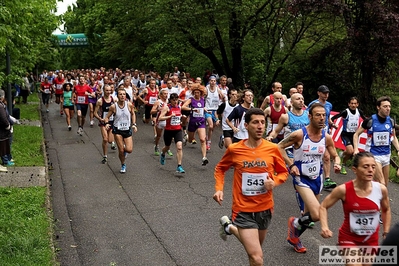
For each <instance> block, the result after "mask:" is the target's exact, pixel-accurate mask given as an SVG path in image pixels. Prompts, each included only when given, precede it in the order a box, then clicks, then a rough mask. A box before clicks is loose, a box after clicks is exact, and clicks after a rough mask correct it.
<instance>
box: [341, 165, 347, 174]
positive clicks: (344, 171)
mask: <svg viewBox="0 0 399 266" xmlns="http://www.w3.org/2000/svg"><path fill="white" fill-rule="evenodd" d="M340 173H341V175H346V174H347V172H346V169H345V166H344V165H341V172H340Z"/></svg>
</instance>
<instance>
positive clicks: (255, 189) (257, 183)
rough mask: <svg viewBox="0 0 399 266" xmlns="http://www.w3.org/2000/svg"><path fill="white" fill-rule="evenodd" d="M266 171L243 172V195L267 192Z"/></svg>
mask: <svg viewBox="0 0 399 266" xmlns="http://www.w3.org/2000/svg"><path fill="white" fill-rule="evenodd" d="M267 178H268V173H243V174H242V194H243V195H245V196H256V195H261V194H265V193H267V190H266V188H265V181H266V179H267Z"/></svg>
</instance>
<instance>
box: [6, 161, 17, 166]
mask: <svg viewBox="0 0 399 266" xmlns="http://www.w3.org/2000/svg"><path fill="white" fill-rule="evenodd" d="M7 166H15V163H14V162H12V161H8V163H7Z"/></svg>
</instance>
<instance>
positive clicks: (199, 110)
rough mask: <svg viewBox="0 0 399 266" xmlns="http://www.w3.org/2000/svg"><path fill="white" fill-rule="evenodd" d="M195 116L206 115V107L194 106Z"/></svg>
mask: <svg viewBox="0 0 399 266" xmlns="http://www.w3.org/2000/svg"><path fill="white" fill-rule="evenodd" d="M193 117H204V108H194V109H193Z"/></svg>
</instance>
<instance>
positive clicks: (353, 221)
mask: <svg viewBox="0 0 399 266" xmlns="http://www.w3.org/2000/svg"><path fill="white" fill-rule="evenodd" d="M379 222H380V213H379V212H374V213H354V212H350V213H349V226H350V229H351V232H352V233H355V234H357V235H359V236H369V235H372V234H373V233H375V232H376V230H377V227H378V225H379Z"/></svg>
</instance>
